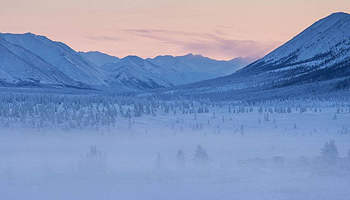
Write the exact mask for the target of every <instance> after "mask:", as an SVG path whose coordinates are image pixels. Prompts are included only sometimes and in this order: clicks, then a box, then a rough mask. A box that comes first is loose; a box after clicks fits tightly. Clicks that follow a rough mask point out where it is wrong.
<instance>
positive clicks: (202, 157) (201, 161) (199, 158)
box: [193, 145, 208, 166]
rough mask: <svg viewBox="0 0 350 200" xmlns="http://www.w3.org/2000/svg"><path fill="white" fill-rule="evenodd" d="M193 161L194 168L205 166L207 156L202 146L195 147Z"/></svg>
mask: <svg viewBox="0 0 350 200" xmlns="http://www.w3.org/2000/svg"><path fill="white" fill-rule="evenodd" d="M193 161H194V164H195V165H196V166H206V165H207V164H208V155H207V153H206V152H205V150H204V149H203V147H202V145H198V146H197V149H196V151H195V155H194V159H193Z"/></svg>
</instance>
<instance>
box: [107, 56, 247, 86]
mask: <svg viewBox="0 0 350 200" xmlns="http://www.w3.org/2000/svg"><path fill="white" fill-rule="evenodd" d="M249 62H251V59H249V58H237V59H233V60H230V61H217V60H213V59H210V58H207V57H203V56H201V55H193V54H188V55H185V56H177V57H174V56H169V55H167V56H157V57H155V58H147V59H142V58H140V57H137V56H127V57H125V58H123V59H120V60H119V61H118V62H114V63H106V64H104V65H102V66H100V68H101V69H103V70H105V71H108V72H110V73H111V75H110V76H109V77H110V78H108V82H110V83H113V82H114V83H115V82H123V83H127V82H128V84H127V85H133V88H135V87H136V86H137V85H140V87H139V89H152V88H160V87H169V86H172V85H182V84H187V83H193V82H197V81H203V80H208V79H212V78H217V77H220V76H225V75H228V74H231V73H233V72H234V71H236V70H238V69H240V68H242V67H244V66H246V65H247V64H248V63H249ZM130 83H133V84H130Z"/></svg>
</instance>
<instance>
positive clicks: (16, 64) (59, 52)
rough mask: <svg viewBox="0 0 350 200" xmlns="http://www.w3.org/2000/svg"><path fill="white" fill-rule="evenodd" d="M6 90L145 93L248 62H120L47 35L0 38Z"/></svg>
mask: <svg viewBox="0 0 350 200" xmlns="http://www.w3.org/2000/svg"><path fill="white" fill-rule="evenodd" d="M0 45H1V46H0V51H1V52H0V59H1V60H0V61H1V63H0V70H1V71H0V81H1V84H2V85H12V86H18V85H22V86H24V85H39V86H40V85H49V86H60V87H64V86H66V87H82V88H98V89H102V90H103V89H107V90H112V91H128V90H146V89H154V88H162V87H170V86H173V85H181V84H186V83H193V82H196V81H202V80H207V79H211V78H216V77H220V76H224V75H227V74H230V73H232V72H234V71H236V70H237V69H239V68H242V67H243V66H245V65H246V64H248V62H250V61H251V60H250V59H241V58H238V59H234V60H231V61H216V60H212V59H209V58H206V57H203V56H200V55H192V54H188V55H186V56H179V57H174V56H158V57H156V58H153V59H150V58H148V59H142V58H139V57H136V56H128V57H125V58H123V59H119V58H117V57H114V56H110V55H107V54H104V53H100V52H96V51H95V52H86V53H84V52H76V51H74V50H73V49H71V48H70V47H68V46H67V45H66V44H64V43H61V42H55V41H52V40H50V39H48V38H47V37H45V36H39V35H34V34H32V33H26V34H3V33H0Z"/></svg>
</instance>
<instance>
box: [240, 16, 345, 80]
mask: <svg viewBox="0 0 350 200" xmlns="http://www.w3.org/2000/svg"><path fill="white" fill-rule="evenodd" d="M349 59H350V15H349V14H346V13H334V14H332V15H330V16H328V17H326V18H324V19H321V20H319V21H317V22H316V23H314V24H313V25H312V26H310V27H309V28H307V29H306V30H304V31H303V32H301V33H300V34H299V35H297V36H296V37H294V38H293V39H292V40H290V41H288V42H287V43H285V44H284V45H282V46H281V47H279V48H277V49H276V50H274V51H273V52H271V53H270V54H268V55H267V56H265V57H264V58H262V59H260V60H258V61H257V62H255V63H253V64H251V65H249V66H248V67H246V68H245V69H242V70H241V71H240V73H241V74H244V73H251V74H264V73H272V74H275V73H277V74H281V73H283V74H286V75H288V76H286V77H285V78H286V79H289V80H290V79H295V78H298V79H300V76H301V77H303V76H305V75H308V77H310V76H309V74H314V73H317V74H319V72H323V71H324V70H325V69H328V68H331V69H333V71H334V73H336V71H338V70H340V69H341V68H342V67H343V65H344V64H345V65H346V64H349ZM347 70H349V69H347ZM338 75H339V76H341V75H345V74H337V75H334V77H336V76H338ZM313 78H315V79H319V78H320V77H313Z"/></svg>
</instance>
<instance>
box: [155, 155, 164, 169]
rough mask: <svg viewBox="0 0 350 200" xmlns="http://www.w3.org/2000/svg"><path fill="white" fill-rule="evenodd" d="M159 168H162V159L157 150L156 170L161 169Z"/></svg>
mask: <svg viewBox="0 0 350 200" xmlns="http://www.w3.org/2000/svg"><path fill="white" fill-rule="evenodd" d="M161 169H163V160H162V157H161V155H160V153H159V152H158V156H157V160H156V170H161Z"/></svg>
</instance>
